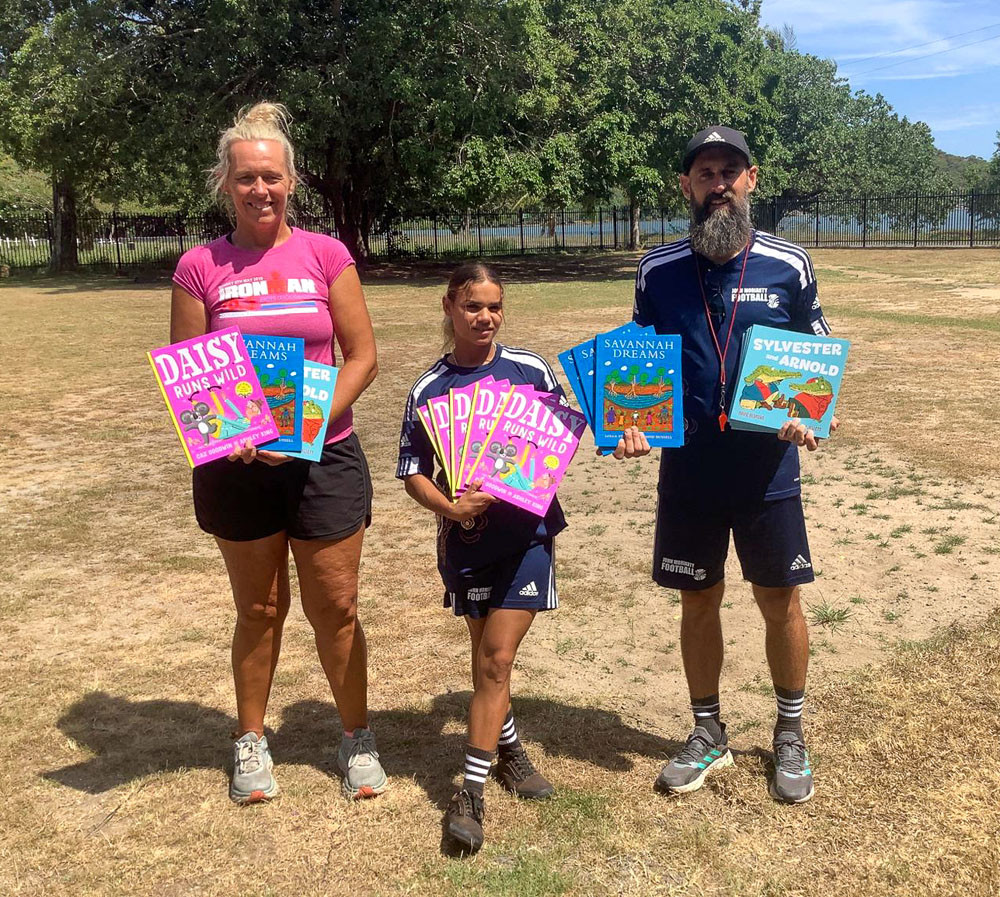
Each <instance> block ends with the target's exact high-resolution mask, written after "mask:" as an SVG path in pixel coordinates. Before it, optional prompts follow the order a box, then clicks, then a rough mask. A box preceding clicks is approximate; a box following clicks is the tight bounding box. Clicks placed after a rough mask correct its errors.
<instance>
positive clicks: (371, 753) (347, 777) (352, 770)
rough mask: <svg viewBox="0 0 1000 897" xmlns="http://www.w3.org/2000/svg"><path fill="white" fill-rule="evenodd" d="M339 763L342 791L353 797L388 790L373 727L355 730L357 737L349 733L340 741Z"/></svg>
mask: <svg viewBox="0 0 1000 897" xmlns="http://www.w3.org/2000/svg"><path fill="white" fill-rule="evenodd" d="M337 765H338V766H339V767H340V771H341V772H342V773H343V774H344V780H343V782H341V785H340V787H341V790H342V791H343V792H344V796H345V797H348V798H350V799H351V800H360V799H361V798H365V797H374V796H375V795H376V794H381V793H382V792H383V791H385V788H386V785H387V783H388V780H387V779H386V775H385V770H384V769H382V764H381V763H379V762H378V751H377V750H375V733H374V732H372V731H371V729H355V730H354V737H353V738H348V737H347V736H346V735H345V736H344V738H343V741H341V742H340V751H339V752H338V753H337Z"/></svg>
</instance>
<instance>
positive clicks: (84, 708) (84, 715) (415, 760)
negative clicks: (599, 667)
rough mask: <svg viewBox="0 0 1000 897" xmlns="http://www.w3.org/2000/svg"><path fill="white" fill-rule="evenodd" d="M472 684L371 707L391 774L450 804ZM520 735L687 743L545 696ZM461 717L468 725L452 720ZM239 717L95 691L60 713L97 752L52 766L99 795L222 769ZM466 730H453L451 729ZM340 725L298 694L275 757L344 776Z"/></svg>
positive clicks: (626, 749)
mask: <svg viewBox="0 0 1000 897" xmlns="http://www.w3.org/2000/svg"><path fill="white" fill-rule="evenodd" d="M470 697H471V695H470V693H469V692H455V693H451V694H445V695H439V696H438V697H436V698H435V699H434V701H433V702H432V703H431V706H430V708H429V709H428V710H421V709H400V710H379V711H373V712H372V713H371V726H372V729H373V730H374V731H375V732H376V733H377V735H378V739H379V749H380V753H381V759H382V763H383V765H384V766H385V770H386V772H387V773H388V774H389V775H390V776H394V777H398V778H408V779H412V780H413V781H414V782H416V784H417V785H419V786H420V787H421V788H423V789H424V791H425V792H426V793H427V796H428V798H429V799H430V800H431V801H433V802H434V803H435V804H436V805H437V806H438V807H440V808H441V809H442V810H443V809H444V808H445V807H446V806H447V803H448V800H449V798H450V797H451V795H452V793H453V791H454V780H455V776H456V774H457V772H458V771H459V769H460V768H461V764H462V757H463V754H464V749H465V733H464V722H465V719H466V716H467V713H468V706H469V699H470ZM514 710H515V714H516V717H517V724H518V730H519V733H520V735H521V736H522V737H523V738H525V739H527V740H529V741H537V742H540V743H541V744H543V745H544V746H545V750H546V751H547V753H548V754H550V755H555V756H562V757H570V758H573V759H577V760H580V761H585V762H588V763H593V764H595V765H597V766H600V767H602V768H604V769H608V770H613V771H622V772H627V771H628V770H630V769H631V768H632V760H631V759H630V756H629V755H632V754H639V755H641V756H646V757H658V758H663V757H666V756H667V755H668V754H669V753H672V752H673V751H675V750H676V749H677V748H678V747H679V744H678V743H677V742H675V741H670V740H667V739H664V738H660V737H658V736H656V735H651V734H649V733H646V732H642V731H640V730H638V729H634V728H632V727H630V726H627V725H625V724H624V723H623V722H622V720H621V717H620V716H619V715H618V714H617V713H614V712H611V711H608V710H599V709H596V708H591V707H575V706H571V705H568V704H562V703H560V702H558V701H552V700H549V699H546V698H519V699H515V703H514ZM454 723H458V724H459V726H457V727H456V726H455V725H450V724H454ZM235 725H236V721H235V719H233V718H232V717H231V716H229V715H227V714H224V713H221V712H220V711H218V710H215V709H213V708H209V707H204V706H202V705H201V704H197V703H194V702H192V701H168V700H156V701H130V700H129V699H127V698H121V697H117V696H115V695H110V694H107V693H106V692H91V693H89V694H87V695H85V696H84V697H82V698H80V700H78V701H77V702H76V703H74V704H73V705H72V706H71V707H70V708H69V709H68V710H67V711H66V712H65V713H64V714H63V715H62V716H61V717H60V718H59V720H58V726H59V729H60V731H61V732H62V733H63V734H64V735H66V736H67V737H68V738H71V739H73V741H75V742H76V743H77V744H79V745H81V746H84V747H86V748H88V749H89V750H91V751H93V752H94V753H95V754H96V755H97V756H95V757H93V758H91V759H89V760H86V761H85V762H83V763H77V764H73V765H72V766H65V767H63V768H61V769H54V770H50V771H48V772H46V773H43V777H44V778H46V779H48V780H50V781H54V782H58V783H59V784H61V785H65V786H67V787H69V788H74V789H76V790H78V791H85V792H88V793H91V794H98V793H100V792H103V791H107V790H109V789H111V788H115V787H117V786H120V785H123V784H125V783H126V782H130V781H132V780H133V779H135V778H138V777H141V776H144V775H149V774H152V773H157V772H164V771H172V770H179V769H199V768H204V769H219V768H221V767H223V766H224V765H228V763H229V752H228V751H229V742H228V739H229V737H230V735H231V733H232V731H233V729H234V728H235ZM446 727H447V728H459V731H456V732H450V733H447V734H445V733H444V729H445V728H446ZM340 736H341V728H340V719H339V717H338V715H337V710H336V707H335V706H334V705H333V703H332V702H325V701H299V702H297V703H295V704H292V705H290V706H288V707H286V708H285V709H284V712H283V713H282V719H281V724H280V726H279V728H278V729H277V730H276V731H270V730H269V731H268V741H269V742H270V744H271V747H272V751H273V753H274V759H275V763H276V765H277V766H278V767H280V766H281V765H282V764H285V763H289V764H305V765H310V766H313V767H315V768H316V769H319V770H320V771H322V772H324V773H326V774H327V775H329V776H331V778H337V777H339V771H338V770H337V761H336V749H337V747H338V746H339V744H340Z"/></svg>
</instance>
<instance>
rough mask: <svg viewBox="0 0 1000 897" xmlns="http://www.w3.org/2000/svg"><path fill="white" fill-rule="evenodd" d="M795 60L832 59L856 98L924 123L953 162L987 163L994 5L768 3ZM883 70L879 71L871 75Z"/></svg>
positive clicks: (996, 102) (996, 37) (995, 79)
mask: <svg viewBox="0 0 1000 897" xmlns="http://www.w3.org/2000/svg"><path fill="white" fill-rule="evenodd" d="M761 19H762V21H763V23H764V24H765V25H769V26H772V27H776V28H780V27H781V26H782V25H786V24H787V25H790V26H791V27H792V28H793V29H794V31H795V36H796V38H797V41H798V50H799V51H800V52H802V53H811V54H813V55H815V56H820V57H823V58H824V59H834V60H836V62H837V67H838V71H839V73H840V74H841V75H842V76H844V77H846V78H847V79H848V80H849V81H850V84H851V87H852V88H854V89H855V90H859V89H861V90H864V91H866V92H868V93H872V94H874V93H881V94H882V95H883V96H884V97H885V98H886V99H887V100H888V101H889V102H890V103H891V104H892V106H893V108H894V109H895V110H896V112H898V113H899V114H900V115H905V116H906V117H907V118H909V119H910V120H917V121H923V122H926V123H927V124H928V125H930V128H931V131H932V132H933V134H934V142H935V144H936V145H937V146H938V147H939V148H940V149H943V150H945V151H946V152H949V153H956V154H958V155H961V156H969V155H977V156H982V157H984V158H987V159H988V158H990V157H991V156H992V155H993V152H994V150H995V148H996V139H997V138H996V133H997V131H998V130H1000V2H998V0H882V2H880V0H836V2H829V0H826V2H816V0H764V3H763V8H762V10H761ZM875 69H878V71H874V70H875Z"/></svg>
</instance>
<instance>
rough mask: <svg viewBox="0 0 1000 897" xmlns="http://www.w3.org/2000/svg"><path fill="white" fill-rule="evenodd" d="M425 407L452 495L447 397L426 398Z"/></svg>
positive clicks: (453, 477) (448, 405) (449, 415)
mask: <svg viewBox="0 0 1000 897" xmlns="http://www.w3.org/2000/svg"><path fill="white" fill-rule="evenodd" d="M426 407H427V410H428V412H429V414H430V419H431V426H432V427H433V428H434V435H435V437H436V438H437V444H438V445H439V446H440V447H441V459H442V461H443V464H442V467H444V475H445V476H446V477H447V478H448V489H449V491H450V492H451V494H452V495H454V494H455V475H454V470H453V469H452V466H451V458H452V449H451V408H450V401H449V397H448V396H447V395H443V396H437V397H435V398H433V399H428V400H427V405H426Z"/></svg>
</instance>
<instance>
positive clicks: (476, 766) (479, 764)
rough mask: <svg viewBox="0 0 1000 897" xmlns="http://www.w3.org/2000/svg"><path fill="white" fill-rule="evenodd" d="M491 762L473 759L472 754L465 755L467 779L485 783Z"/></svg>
mask: <svg viewBox="0 0 1000 897" xmlns="http://www.w3.org/2000/svg"><path fill="white" fill-rule="evenodd" d="M491 765H492V764H491V761H489V760H482V759H480V758H479V757H473V756H472V754H466V755H465V778H467V779H468V780H469V781H470V782H478V783H479V784H480V785H482V784H483V783H485V781H486V776H487V775H488V774H489V771H490V766H491Z"/></svg>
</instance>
